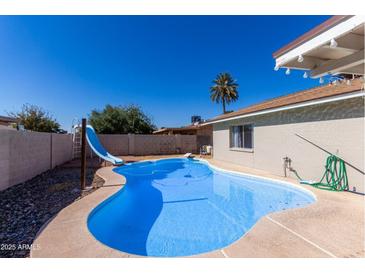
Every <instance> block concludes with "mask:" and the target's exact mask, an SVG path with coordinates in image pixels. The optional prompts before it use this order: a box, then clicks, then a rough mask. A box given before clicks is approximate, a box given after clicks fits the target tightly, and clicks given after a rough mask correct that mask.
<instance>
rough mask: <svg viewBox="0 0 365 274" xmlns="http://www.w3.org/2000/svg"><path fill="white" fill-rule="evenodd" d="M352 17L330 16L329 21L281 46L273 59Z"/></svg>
mask: <svg viewBox="0 0 365 274" xmlns="http://www.w3.org/2000/svg"><path fill="white" fill-rule="evenodd" d="M352 16H353V15H335V16H332V17H331V18H330V19H328V20H326V21H324V22H323V23H322V24H319V25H318V26H316V27H315V28H313V29H311V30H310V31H308V32H306V33H304V34H303V35H301V36H299V37H298V38H297V39H295V40H294V41H292V42H290V43H289V44H287V45H285V46H283V47H282V48H280V49H278V50H277V51H275V52H274V53H273V57H274V58H277V57H279V56H281V55H283V54H284V53H286V52H288V51H290V50H292V49H293V48H295V47H297V46H298V45H300V44H303V43H304V42H306V41H308V40H310V39H312V38H313V37H315V36H317V35H318V34H320V33H322V32H324V31H326V30H328V29H330V28H332V27H333V26H335V25H337V24H338V23H340V22H342V21H344V20H346V19H348V18H350V17H352Z"/></svg>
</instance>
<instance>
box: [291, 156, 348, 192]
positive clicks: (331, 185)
mask: <svg viewBox="0 0 365 274" xmlns="http://www.w3.org/2000/svg"><path fill="white" fill-rule="evenodd" d="M294 174H295V175H296V176H297V177H298V178H299V180H300V183H301V184H308V185H311V186H314V187H316V188H319V189H325V190H331V191H344V190H348V178H347V173H346V165H345V162H344V160H342V159H341V158H338V157H337V156H335V155H330V156H328V157H327V160H326V171H325V172H324V174H323V176H322V178H321V180H320V181H319V182H317V183H316V182H314V183H311V182H308V181H303V180H302V179H301V178H300V177H299V175H298V174H297V173H296V172H294ZM324 179H326V180H325V181H324Z"/></svg>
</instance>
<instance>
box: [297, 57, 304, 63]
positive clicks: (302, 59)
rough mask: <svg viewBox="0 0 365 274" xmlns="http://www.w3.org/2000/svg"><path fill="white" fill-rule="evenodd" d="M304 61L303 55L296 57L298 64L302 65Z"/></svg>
mask: <svg viewBox="0 0 365 274" xmlns="http://www.w3.org/2000/svg"><path fill="white" fill-rule="evenodd" d="M303 61H304V58H303V55H299V56H298V62H299V63H302V62H303Z"/></svg>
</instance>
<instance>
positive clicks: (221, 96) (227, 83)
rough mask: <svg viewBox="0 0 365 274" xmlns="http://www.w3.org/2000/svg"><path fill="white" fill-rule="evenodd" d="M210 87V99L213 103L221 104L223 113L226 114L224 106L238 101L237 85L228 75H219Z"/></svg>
mask: <svg viewBox="0 0 365 274" xmlns="http://www.w3.org/2000/svg"><path fill="white" fill-rule="evenodd" d="M213 84H214V85H213V86H211V87H210V98H211V100H212V101H213V102H216V103H222V106H223V113H226V104H229V103H231V102H234V101H236V100H237V99H238V84H237V83H236V80H234V79H233V78H232V76H231V75H230V74H229V73H226V72H225V73H219V74H218V75H217V78H216V79H215V80H213Z"/></svg>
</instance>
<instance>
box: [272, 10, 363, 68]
mask: <svg viewBox="0 0 365 274" xmlns="http://www.w3.org/2000/svg"><path fill="white" fill-rule="evenodd" d="M364 21H365V17H364V16H362V15H355V16H353V17H351V18H349V19H347V20H345V21H343V22H341V23H339V24H337V25H336V26H334V27H332V28H330V29H329V30H327V31H324V32H323V33H321V34H319V35H318V36H315V37H314V38H312V39H310V40H308V41H307V42H304V43H303V44H301V45H299V46H297V47H296V48H293V49H292V50H290V51H288V52H287V53H284V54H283V55H281V56H279V57H277V58H276V60H275V61H276V66H278V67H285V64H286V63H288V62H290V61H292V60H293V59H296V58H298V56H299V55H304V54H305V53H307V52H308V51H311V50H313V49H315V48H318V47H320V46H323V45H324V44H326V43H329V41H330V40H331V39H332V38H335V39H336V38H337V37H339V36H342V35H344V34H346V33H348V32H350V31H351V30H352V29H354V28H355V27H357V26H359V25H361V24H363V23H364Z"/></svg>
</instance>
